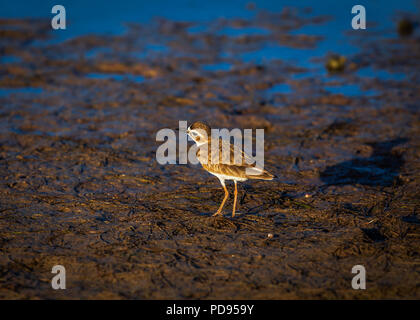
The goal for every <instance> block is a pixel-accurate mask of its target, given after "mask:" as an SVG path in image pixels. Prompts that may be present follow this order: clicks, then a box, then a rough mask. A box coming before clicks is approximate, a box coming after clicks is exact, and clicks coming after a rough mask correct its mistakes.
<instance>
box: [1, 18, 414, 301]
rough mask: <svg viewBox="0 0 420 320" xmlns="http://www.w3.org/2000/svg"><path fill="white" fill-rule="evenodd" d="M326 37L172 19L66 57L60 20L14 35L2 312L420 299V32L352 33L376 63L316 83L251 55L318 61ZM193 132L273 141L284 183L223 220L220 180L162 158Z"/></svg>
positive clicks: (259, 21) (266, 23) (257, 23)
mask: <svg viewBox="0 0 420 320" xmlns="http://www.w3.org/2000/svg"><path fill="white" fill-rule="evenodd" d="M326 21H328V17H319V16H318V17H316V16H315V17H314V16H307V15H305V14H303V13H301V12H296V11H294V10H285V11H283V12H281V13H277V14H272V13H267V12H266V13H264V12H261V13H260V14H258V15H257V16H256V18H255V19H248V20H247V19H219V20H215V21H212V22H210V23H209V24H208V25H207V26H206V28H205V29H204V30H199V31H196V30H195V31H194V32H193V31H191V30H194V29H192V28H194V27H195V25H194V24H193V23H188V22H185V23H181V22H173V21H169V20H165V19H159V20H155V21H154V22H153V23H152V24H149V25H142V24H130V25H129V26H128V30H127V32H126V33H124V34H121V35H115V36H107V35H85V36H79V37H76V38H73V39H70V40H68V41H66V42H64V43H55V42H54V38H53V37H52V36H51V32H50V29H49V21H43V20H39V21H38V20H34V21H29V20H20V19H15V20H10V19H3V20H0V34H1V36H0V52H1V55H2V56H3V57H7V56H8V57H13V59H10V60H7V61H2V63H1V65H0V91H1V92H2V94H1V95H0V106H1V107H0V177H1V179H0V298H2V299H5V298H7V299H56V298H58V299H62V298H70V299H105V298H107V299H108V298H111V299H245V298H246V299H289V298H296V299H353V298H355V299H384V298H386V299H401V298H408V299H419V298H420V256H419V249H420V245H419V244H420V229H419V225H420V220H419V202H420V201H419V196H420V194H419V191H420V164H419V158H420V148H419V147H420V140H419V137H420V117H419V114H420V111H419V110H420V109H419V107H420V106H419V102H420V42H419V36H418V34H417V35H413V36H411V37H396V36H394V37H389V38H378V37H377V36H376V35H375V34H370V33H369V32H366V33H365V34H364V36H363V37H361V38H357V37H355V36H348V37H349V41H353V42H354V43H357V45H358V46H360V52H359V53H357V54H353V55H351V56H348V57H346V58H347V61H346V68H345V69H344V71H342V72H339V73H336V74H328V73H327V71H325V69H324V68H323V65H324V62H325V61H326V60H327V55H325V56H323V57H314V59H315V60H316V59H318V60H317V61H319V66H320V68H319V69H316V70H313V69H307V68H304V67H302V66H299V65H296V64H292V63H289V62H286V61H282V60H272V61H270V63H253V62H244V61H243V60H242V59H240V58H239V56H240V55H241V54H245V53H248V52H252V51H253V50H258V49H259V48H261V47H263V46H265V45H266V44H267V43H278V44H281V45H285V46H288V47H291V48H296V49H299V50H305V49H308V48H312V47H316V46H317V45H318V43H319V41H321V40H322V37H320V36H315V35H308V34H304V33H303V34H296V33H292V31H294V30H297V29H298V28H300V27H303V26H307V25H317V24H323V23H325V22H326ZM226 28H233V29H234V30H239V31H240V30H242V29H244V28H254V29H257V30H258V28H263V29H265V30H266V32H255V33H244V34H239V35H234V36H233V35H230V34H228V35H226V34H225V33H224V30H226ZM222 51H223V52H225V53H226V52H227V53H228V54H225V55H223V54H221V52H222ZM235 57H237V58H235ZM379 72H382V73H386V75H388V78H387V77H385V76H383V75H382V76H380V77H379V76H377V74H378V73H379ZM398 73H403V76H401V77H397V76H396V75H398ZM346 86H347V87H348V86H350V90H348V89H346ZM284 88H286V90H287V92H283V91H282V90H285V89H284ZM343 92H344V93H343ZM179 120H187V121H189V122H192V121H196V120H207V121H208V122H209V123H210V124H211V125H212V126H213V127H218V128H224V127H227V128H243V129H244V128H254V129H256V128H264V129H265V166H266V169H267V170H269V171H270V172H272V173H274V174H275V175H276V176H277V177H278V178H277V179H276V180H273V181H251V182H246V183H242V184H240V188H239V204H238V211H239V213H240V214H238V216H237V217H235V218H233V219H232V218H231V217H230V211H231V207H232V198H230V199H229V201H228V202H227V205H226V206H225V216H224V217H211V214H213V213H214V212H215V211H216V210H217V208H218V206H219V204H220V202H221V200H222V198H223V189H222V188H221V187H220V184H219V182H218V180H217V179H216V178H215V177H213V176H211V175H210V174H208V173H206V172H205V171H204V170H202V169H201V167H200V166H195V165H165V166H163V165H159V164H158V163H157V161H156V159H155V153H156V149H157V147H158V146H159V142H156V141H155V138H156V133H157V131H158V130H160V129H162V128H175V127H177V126H178V121H179ZM228 189H229V190H230V191H232V190H233V189H232V185H228ZM269 234H272V237H271V236H269ZM56 264H60V265H64V266H65V267H66V271H67V289H66V290H58V291H55V290H52V289H51V284H50V281H51V278H52V276H53V275H52V274H51V268H52V266H53V265H56ZM358 264H361V265H364V266H365V268H366V271H367V289H366V290H363V291H362V290H353V289H352V287H351V280H352V277H353V276H354V275H353V274H352V273H351V269H352V267H353V266H354V265H358Z"/></svg>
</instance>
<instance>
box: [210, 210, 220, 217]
mask: <svg viewBox="0 0 420 320" xmlns="http://www.w3.org/2000/svg"><path fill="white" fill-rule="evenodd" d="M219 215H222V211H217V212H216V213H215V214H213V215H212V217H216V216H219Z"/></svg>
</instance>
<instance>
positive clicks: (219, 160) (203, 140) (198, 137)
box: [187, 121, 274, 217]
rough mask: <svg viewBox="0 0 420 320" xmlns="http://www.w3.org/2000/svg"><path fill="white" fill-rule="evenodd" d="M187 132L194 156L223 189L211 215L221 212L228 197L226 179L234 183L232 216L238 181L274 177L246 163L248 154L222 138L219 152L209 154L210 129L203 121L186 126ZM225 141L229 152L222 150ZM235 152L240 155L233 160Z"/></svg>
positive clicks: (233, 214) (234, 209)
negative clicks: (193, 148) (221, 199)
mask: <svg viewBox="0 0 420 320" xmlns="http://www.w3.org/2000/svg"><path fill="white" fill-rule="evenodd" d="M187 134H188V135H189V136H190V137H191V139H193V140H194V142H195V143H196V145H197V147H198V149H197V154H196V156H197V158H198V160H199V162H200V163H201V165H202V166H203V168H204V170H206V171H208V172H209V173H211V174H212V175H215V176H216V177H217V178H219V180H220V183H221V184H222V187H223V189H224V190H225V197H224V198H223V201H222V203H221V204H220V207H219V209H218V210H217V212H216V213H215V214H213V216H217V215H220V214H221V213H222V209H223V206H224V205H225V202H226V200H227V198H228V197H229V192H228V190H227V188H226V184H225V181H226V180H233V182H234V183H235V193H234V195H235V199H234V201H233V210H232V217H234V216H235V211H236V199H237V196H238V188H237V182H238V181H240V182H242V181H246V180H248V179H262V180H272V179H273V178H274V175H272V174H271V173H269V172H268V171H266V170H264V169H260V168H258V167H256V166H255V165H251V164H250V163H251V161H249V163H248V162H247V161H246V159H251V158H250V156H249V155H247V154H246V153H245V152H243V150H238V148H236V147H235V146H234V145H233V144H231V143H230V142H229V141H223V139H220V138H219V142H218V146H219V149H218V150H219V152H216V153H217V154H216V155H213V154H211V143H212V141H211V129H210V127H209V126H208V125H207V124H205V123H204V122H201V121H197V122H194V123H193V124H192V125H191V126H189V127H188V129H187ZM226 143H228V144H229V145H228V146H227V148H228V149H226V150H229V151H230V152H229V154H227V153H223V152H222V146H223V144H225V146H226ZM204 144H207V148H201V147H202V146H203V145H204ZM203 150H204V151H203ZM235 152H237V153H238V154H239V155H240V161H237V160H236V161H235ZM227 157H228V158H227Z"/></svg>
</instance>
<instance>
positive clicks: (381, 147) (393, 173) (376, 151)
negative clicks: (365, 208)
mask: <svg viewBox="0 0 420 320" xmlns="http://www.w3.org/2000/svg"><path fill="white" fill-rule="evenodd" d="M407 141H408V139H406V138H398V139H394V140H388V141H382V142H372V143H367V145H369V146H371V147H372V148H373V152H372V154H371V155H370V157H367V158H363V157H355V158H353V159H351V160H348V161H344V162H341V163H338V164H336V165H333V166H328V167H327V168H326V169H325V170H324V171H323V172H321V173H320V178H321V180H322V181H323V182H324V183H326V184H327V185H346V184H361V185H367V186H382V187H388V186H391V185H393V183H394V180H395V178H396V177H397V176H398V174H399V172H400V169H401V167H402V166H403V165H404V160H403V154H402V153H399V152H395V151H393V148H394V147H396V146H398V145H401V144H403V143H405V142H407Z"/></svg>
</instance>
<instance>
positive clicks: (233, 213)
mask: <svg viewBox="0 0 420 320" xmlns="http://www.w3.org/2000/svg"><path fill="white" fill-rule="evenodd" d="M233 182H235V200H233V211H232V218H233V217H234V216H235V211H236V198H237V197H238V188H237V184H236V180H234V181H233Z"/></svg>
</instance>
